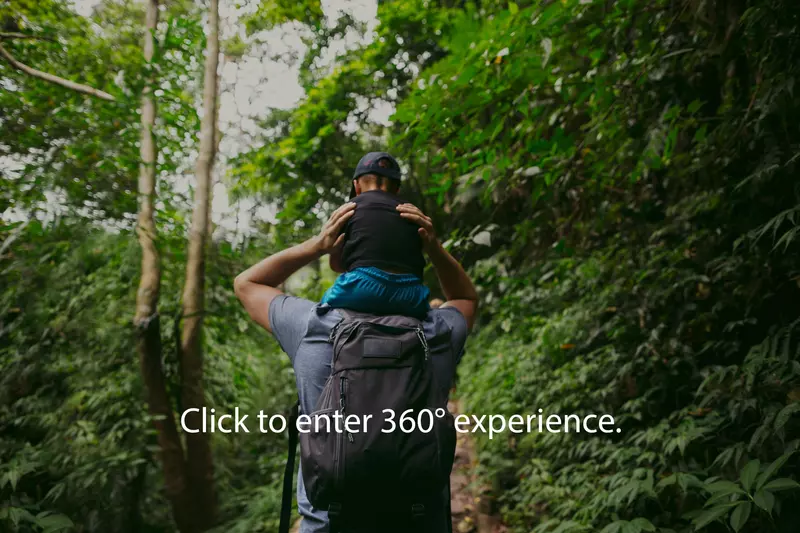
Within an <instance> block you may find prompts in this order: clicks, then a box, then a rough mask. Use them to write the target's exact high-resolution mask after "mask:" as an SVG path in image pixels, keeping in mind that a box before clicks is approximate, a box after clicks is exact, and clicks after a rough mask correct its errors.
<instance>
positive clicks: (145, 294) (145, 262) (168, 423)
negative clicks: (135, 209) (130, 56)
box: [134, 0, 193, 533]
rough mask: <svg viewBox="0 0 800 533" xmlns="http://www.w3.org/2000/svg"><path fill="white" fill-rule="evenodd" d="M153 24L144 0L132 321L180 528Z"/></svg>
mask: <svg viewBox="0 0 800 533" xmlns="http://www.w3.org/2000/svg"><path fill="white" fill-rule="evenodd" d="M157 23H158V0H148V2H147V14H146V19H145V36H144V58H145V61H146V62H147V63H148V70H147V74H146V75H147V79H146V81H145V86H144V89H143V90H142V140H141V148H140V150H141V169H140V173H139V218H138V222H137V227H136V233H137V235H138V238H139V244H140V246H141V247H142V273H141V278H140V280H139V290H138V291H137V293H136V315H135V317H134V325H135V326H136V334H137V351H138V354H139V364H140V366H141V372H142V379H143V381H144V385H145V389H146V390H147V404H148V409H149V412H150V415H151V416H152V417H153V425H154V426H155V429H156V433H157V438H158V445H159V447H160V448H161V453H160V456H161V457H160V459H161V464H162V469H163V473H164V485H165V489H166V493H167V497H168V498H169V500H170V504H171V505H172V515H173V517H174V519H175V523H176V524H177V526H178V529H179V530H180V531H181V532H184V533H186V532H190V531H192V530H193V527H192V516H193V515H192V510H191V499H190V498H189V494H188V491H187V483H186V470H185V462H184V458H183V448H182V446H181V441H180V437H179V435H178V429H177V426H176V425H175V418H174V416H173V412H172V405H171V404H170V400H169V396H168V395H167V388H166V383H165V380H164V372H163V369H162V366H161V326H160V319H159V316H158V296H159V290H160V285H161V267H160V264H159V256H158V249H157V248H156V243H155V240H156V226H155V221H154V217H153V210H154V200H155V190H156V161H157V157H156V145H155V138H154V136H153V127H154V124H155V120H156V104H155V99H154V98H153V85H154V80H153V72H154V70H153V69H152V68H151V67H152V65H150V62H151V61H152V59H153V55H154V51H155V37H154V35H153V34H154V33H155V30H156V25H157Z"/></svg>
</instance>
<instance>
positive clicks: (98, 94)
mask: <svg viewBox="0 0 800 533" xmlns="http://www.w3.org/2000/svg"><path fill="white" fill-rule="evenodd" d="M0 56H3V57H4V58H5V59H6V61H8V63H9V64H10V65H11V66H12V67H14V68H15V69H17V70H20V71H22V72H24V73H25V74H27V75H29V76H33V77H34V78H39V79H40V80H44V81H47V82H50V83H54V84H56V85H60V86H62V87H65V88H67V89H70V90H72V91H76V92H79V93H83V94H88V95H89V96H94V97H95V98H101V99H103V100H108V101H109V102H114V101H115V99H114V97H113V96H111V95H110V94H108V93H107V92H104V91H101V90H99V89H95V88H93V87H89V86H88V85H83V84H81V83H75V82H74V81H69V80H65V79H64V78H59V77H58V76H54V75H53V74H48V73H47V72H42V71H41V70H36V69H35V68H31V67H29V66H28V65H25V64H23V63H20V62H19V61H17V60H16V59H14V57H13V56H12V55H11V54H9V53H8V51H7V50H6V49H5V48H3V45H2V44H0Z"/></svg>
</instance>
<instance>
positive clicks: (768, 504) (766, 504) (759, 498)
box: [753, 489, 775, 514]
mask: <svg viewBox="0 0 800 533" xmlns="http://www.w3.org/2000/svg"><path fill="white" fill-rule="evenodd" d="M753 501H754V502H755V503H756V505H758V506H759V507H761V508H762V509H764V510H765V511H766V512H767V513H769V514H772V507H773V506H774V505H775V496H774V495H773V494H772V493H771V492H770V491H768V490H765V489H761V490H759V491H757V492H756V495H755V496H753Z"/></svg>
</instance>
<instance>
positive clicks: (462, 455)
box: [448, 401, 506, 533]
mask: <svg viewBox="0 0 800 533" xmlns="http://www.w3.org/2000/svg"><path fill="white" fill-rule="evenodd" d="M448 409H449V410H450V412H451V413H453V415H454V416H457V415H458V414H459V413H460V412H461V409H460V405H459V402H458V401H451V402H450V403H449V405H448ZM477 465H478V458H477V455H476V454H475V449H474V446H473V443H472V435H471V433H469V432H465V433H458V434H457V440H456V457H455V461H454V462H453V470H452V473H451V474H450V513H451V516H452V520H453V533H505V532H506V528H505V527H504V526H503V525H502V523H501V522H500V520H499V519H498V518H497V517H496V516H491V515H489V514H487V513H486V512H485V509H486V507H487V506H486V505H485V504H486V503H487V502H481V497H482V495H484V494H487V492H486V491H485V490H484V489H482V488H481V487H480V486H479V485H478V482H477V479H476V476H475V467H476V466H477ZM482 503H483V504H482Z"/></svg>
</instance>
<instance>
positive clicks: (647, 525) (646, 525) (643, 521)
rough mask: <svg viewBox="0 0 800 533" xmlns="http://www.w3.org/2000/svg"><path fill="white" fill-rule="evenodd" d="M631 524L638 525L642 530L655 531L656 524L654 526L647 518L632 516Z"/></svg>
mask: <svg viewBox="0 0 800 533" xmlns="http://www.w3.org/2000/svg"><path fill="white" fill-rule="evenodd" d="M631 524H633V525H635V526H638V527H639V529H640V530H642V531H655V530H656V526H654V525H653V524H652V523H651V522H650V520H648V519H647V518H634V519H633V520H631Z"/></svg>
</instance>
